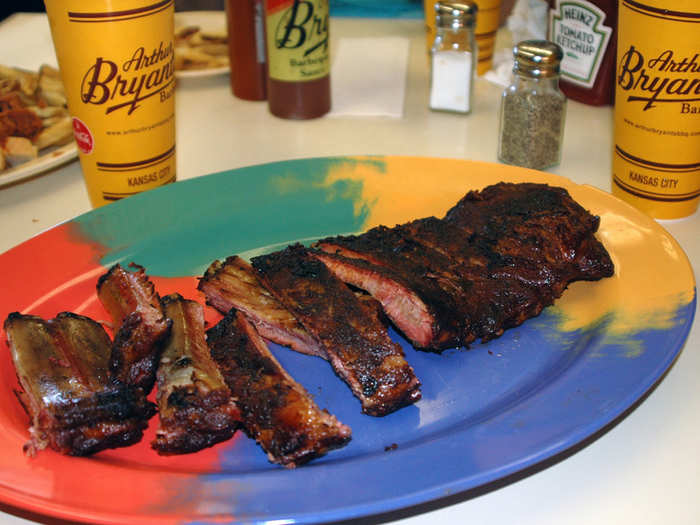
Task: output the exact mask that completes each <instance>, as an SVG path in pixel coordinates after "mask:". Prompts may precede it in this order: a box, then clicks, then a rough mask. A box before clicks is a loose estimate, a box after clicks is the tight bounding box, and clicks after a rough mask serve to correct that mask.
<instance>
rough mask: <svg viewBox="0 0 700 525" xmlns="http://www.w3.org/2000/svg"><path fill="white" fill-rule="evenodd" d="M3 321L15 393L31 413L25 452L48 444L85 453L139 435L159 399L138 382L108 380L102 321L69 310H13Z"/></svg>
mask: <svg viewBox="0 0 700 525" xmlns="http://www.w3.org/2000/svg"><path fill="white" fill-rule="evenodd" d="M4 327H5V332H6V333H7V338H8V342H9V345H10V351H11V354H12V360H13V362H14V365H15V370H16V373H17V378H18V380H19V384H20V386H21V388H22V391H20V392H17V397H18V399H19V400H20V402H21V404H22V406H23V408H24V410H25V411H26V412H27V414H28V415H29V417H30V419H31V426H30V428H29V432H30V436H31V438H30V441H29V443H27V445H25V451H26V452H27V453H28V454H30V455H33V454H34V453H35V452H36V451H38V450H42V449H44V448H46V447H47V446H48V447H50V448H52V449H53V450H55V451H57V452H60V453H62V454H68V455H74V456H84V455H88V454H92V453H95V452H98V451H100V450H103V449H106V448H115V447H123V446H127V445H131V444H133V443H136V442H137V441H139V440H140V439H141V437H142V435H143V430H144V429H145V428H146V426H147V421H148V419H149V418H150V417H151V416H153V414H154V413H155V407H154V406H153V404H152V403H150V402H148V401H146V399H145V396H144V395H143V392H142V391H141V390H139V389H135V388H133V387H131V386H129V385H124V384H116V383H114V382H113V381H112V380H111V374H110V372H109V356H110V349H111V342H110V340H109V336H108V335H107V333H106V332H105V330H104V328H103V327H102V325H100V324H99V323H97V322H95V321H93V320H91V319H88V318H87V317H83V316H80V315H77V314H72V313H67V312H64V313H60V314H59V315H58V316H56V318H54V319H51V320H49V321H45V320H43V319H41V318H39V317H37V316H33V315H22V314H19V313H17V312H15V313H12V314H10V315H9V316H8V318H7V320H6V321H5V325H4Z"/></svg>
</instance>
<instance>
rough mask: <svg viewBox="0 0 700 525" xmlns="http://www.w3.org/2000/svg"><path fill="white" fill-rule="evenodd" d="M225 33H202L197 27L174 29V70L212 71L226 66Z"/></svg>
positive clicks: (226, 42) (227, 61) (226, 46)
mask: <svg viewBox="0 0 700 525" xmlns="http://www.w3.org/2000/svg"><path fill="white" fill-rule="evenodd" d="M228 64H229V59H228V36H227V35H226V33H225V32H224V33H217V32H213V31H204V30H202V29H201V28H200V27H199V26H182V27H180V28H176V29H175V70H176V71H191V70H195V69H213V68H219V67H225V66H228Z"/></svg>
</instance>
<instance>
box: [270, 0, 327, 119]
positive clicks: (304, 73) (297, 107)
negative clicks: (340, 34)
mask: <svg viewBox="0 0 700 525" xmlns="http://www.w3.org/2000/svg"><path fill="white" fill-rule="evenodd" d="M265 29H266V31H267V57H268V84H267V99H268V105H269V109H270V113H272V114H273V115H276V116H278V117H281V118H288V119H310V118H316V117H320V116H322V115H324V114H326V113H327V112H328V111H329V110H330V108H331V84H330V60H329V40H328V0H266V1H265Z"/></svg>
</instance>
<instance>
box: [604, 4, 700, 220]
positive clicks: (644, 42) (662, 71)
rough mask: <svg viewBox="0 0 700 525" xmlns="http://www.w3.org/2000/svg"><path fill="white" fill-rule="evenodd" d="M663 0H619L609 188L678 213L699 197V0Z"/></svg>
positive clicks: (669, 215) (659, 210)
mask: <svg viewBox="0 0 700 525" xmlns="http://www.w3.org/2000/svg"><path fill="white" fill-rule="evenodd" d="M666 7H668V6H667V5H666V2H665V0H640V1H639V2H637V3H635V4H634V5H630V4H628V3H624V2H623V3H621V4H620V11H619V20H618V40H617V71H616V91H615V134H614V147H613V163H612V169H613V173H612V192H613V194H614V195H616V196H617V197H620V198H621V199H623V200H625V201H627V202H629V203H630V204H632V205H634V206H636V207H638V208H639V209H641V210H643V211H644V212H646V213H647V214H649V215H651V216H652V217H655V218H657V219H678V218H681V217H686V216H688V215H691V214H692V213H694V212H695V211H696V210H697V209H698V204H699V203H700V121H699V120H698V114H700V102H699V101H698V87H697V81H698V74H697V67H698V66H697V62H698V20H700V5H699V4H698V3H697V0H680V1H676V2H675V3H674V10H673V11H669V10H667V9H666ZM649 35H654V38H650V37H649ZM693 64H695V65H693Z"/></svg>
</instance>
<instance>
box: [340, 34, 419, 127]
mask: <svg viewBox="0 0 700 525" xmlns="http://www.w3.org/2000/svg"><path fill="white" fill-rule="evenodd" d="M408 52H409V40H408V39H407V38H401V37H366V38H341V39H339V40H338V44H337V51H336V52H335V58H334V60H333V64H332V66H331V101H332V106H331V111H330V113H329V114H328V116H330V117H340V116H343V117H347V116H358V117H368V116H380V117H393V118H401V116H402V115H403V104H404V97H405V93H406V69H407V67H408Z"/></svg>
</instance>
